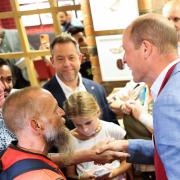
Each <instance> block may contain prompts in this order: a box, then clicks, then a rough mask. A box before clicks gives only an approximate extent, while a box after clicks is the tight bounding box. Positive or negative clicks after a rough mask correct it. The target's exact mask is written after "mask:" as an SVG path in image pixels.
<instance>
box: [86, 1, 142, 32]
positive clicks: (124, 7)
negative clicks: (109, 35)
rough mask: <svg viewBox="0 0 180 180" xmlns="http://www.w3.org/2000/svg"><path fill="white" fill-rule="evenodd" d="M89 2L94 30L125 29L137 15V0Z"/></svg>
mask: <svg viewBox="0 0 180 180" xmlns="http://www.w3.org/2000/svg"><path fill="white" fill-rule="evenodd" d="M89 2H90V8H91V14H92V19H93V25H94V30H95V31H101V30H103V31H104V30H113V29H125V28H126V27H127V26H128V25H129V24H130V23H131V22H132V21H133V20H134V19H135V18H137V17H138V16H139V10H138V1H137V0H128V1H127V0H103V1H101V0H98V1H97V0H90V1H89ZM99 14H103V16H100V15H99Z"/></svg>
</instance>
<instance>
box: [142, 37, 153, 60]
mask: <svg viewBox="0 0 180 180" xmlns="http://www.w3.org/2000/svg"><path fill="white" fill-rule="evenodd" d="M142 48H143V53H144V57H145V59H147V58H148V57H149V56H150V55H151V53H152V50H153V44H152V43H150V42H149V41H147V40H143V42H142Z"/></svg>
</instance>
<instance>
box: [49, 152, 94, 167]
mask: <svg viewBox="0 0 180 180" xmlns="http://www.w3.org/2000/svg"><path fill="white" fill-rule="evenodd" d="M95 154H96V152H95V151H94V150H93V149H87V150H86V149H83V150H79V151H74V152H71V153H51V154H48V156H49V158H50V159H51V160H52V161H53V162H55V163H56V164H58V165H59V166H60V167H64V166H70V165H74V164H79V163H82V162H88V161H93V157H94V156H95Z"/></svg>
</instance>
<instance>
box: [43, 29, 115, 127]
mask: <svg viewBox="0 0 180 180" xmlns="http://www.w3.org/2000/svg"><path fill="white" fill-rule="evenodd" d="M50 48H51V53H52V64H53V66H54V68H55V71H56V75H55V76H54V77H53V78H52V79H51V80H50V81H49V82H47V83H46V84H45V85H44V88H45V89H47V90H49V91H50V92H51V93H52V94H53V96H54V97H55V98H56V100H57V102H58V105H59V107H61V108H63V104H64V101H65V100H66V99H67V98H68V97H69V96H70V95H71V94H72V93H73V92H76V91H88V92H89V93H91V94H93V95H94V96H95V98H96V100H97V102H98V104H99V105H100V107H101V111H102V117H101V119H102V120H105V121H110V122H114V123H116V124H117V121H116V116H115V114H114V113H113V112H112V111H111V110H110V108H109V106H108V103H107V100H106V94H105V90H104V88H103V87H102V86H101V85H99V84H97V83H96V82H94V81H91V80H88V79H85V78H82V77H81V75H80V73H79V70H80V65H81V60H82V54H81V53H80V51H79V48H78V45H77V42H76V41H75V39H74V38H73V37H72V36H71V35H69V34H67V33H62V35H60V36H58V37H56V38H55V39H54V41H53V42H52V43H51V47H50ZM66 125H67V127H68V128H69V129H72V128H74V126H73V124H72V123H71V121H70V120H66Z"/></svg>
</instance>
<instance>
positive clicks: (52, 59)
mask: <svg viewBox="0 0 180 180" xmlns="http://www.w3.org/2000/svg"><path fill="white" fill-rule="evenodd" d="M50 61H51V63H52V66H53V67H54V58H53V57H52V56H51V57H50Z"/></svg>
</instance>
